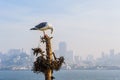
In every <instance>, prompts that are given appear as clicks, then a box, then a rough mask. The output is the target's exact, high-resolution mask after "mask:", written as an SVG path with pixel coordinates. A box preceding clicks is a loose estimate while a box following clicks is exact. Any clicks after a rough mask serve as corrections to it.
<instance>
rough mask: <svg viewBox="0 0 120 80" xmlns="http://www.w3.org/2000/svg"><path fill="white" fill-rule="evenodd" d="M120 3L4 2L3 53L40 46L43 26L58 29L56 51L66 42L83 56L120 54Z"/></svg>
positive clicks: (0, 7) (0, 17)
mask: <svg viewBox="0 0 120 80" xmlns="http://www.w3.org/2000/svg"><path fill="white" fill-rule="evenodd" d="M119 3H120V1H119V0H56V1H55V0H44V1H40V0H34V1H33V0H31V1H30V0H9V1H8V0H0V37H1V38H0V51H7V50H9V49H11V48H24V49H25V50H27V51H29V50H30V49H31V48H32V47H37V46H38V43H39V34H41V32H38V31H30V30H29V29H30V28H31V27H34V26H35V25H37V24H38V23H40V22H43V21H47V22H49V23H52V25H53V26H54V34H53V37H54V39H53V47H54V49H57V48H58V43H59V42H60V41H65V42H66V43H67V45H68V50H70V49H71V50H74V53H75V54H77V55H81V56H86V55H88V54H92V55H94V56H96V57H97V56H100V54H101V52H102V51H104V52H106V53H108V52H109V50H110V49H115V51H116V52H120V37H119V34H120V22H119V21H120V5H119Z"/></svg>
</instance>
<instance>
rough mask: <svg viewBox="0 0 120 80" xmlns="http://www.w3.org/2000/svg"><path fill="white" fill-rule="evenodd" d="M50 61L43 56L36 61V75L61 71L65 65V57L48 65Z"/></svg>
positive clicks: (34, 67)
mask: <svg viewBox="0 0 120 80" xmlns="http://www.w3.org/2000/svg"><path fill="white" fill-rule="evenodd" d="M48 62H49V61H48V60H47V59H46V58H44V57H43V56H39V57H37V59H36V61H35V62H34V65H33V71H34V72H35V73H40V72H42V73H45V72H46V71H47V70H48V69H51V70H52V71H53V70H56V71H58V70H60V68H61V66H62V63H64V57H60V58H57V59H56V60H53V61H52V62H51V63H48Z"/></svg>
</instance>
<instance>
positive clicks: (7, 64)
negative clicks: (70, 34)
mask: <svg viewBox="0 0 120 80" xmlns="http://www.w3.org/2000/svg"><path fill="white" fill-rule="evenodd" d="M54 52H55V54H56V56H57V57H59V56H64V57H65V64H64V65H63V66H62V69H75V70H115V69H120V62H119V61H120V53H115V51H114V49H111V50H110V51H109V53H104V52H101V57H100V58H96V59H94V56H93V55H88V56H87V57H86V59H82V57H80V56H76V55H75V53H73V51H72V50H67V44H66V43H65V42H60V43H59V48H58V50H55V51H54ZM34 60H35V57H34V56H33V54H32V51H31V52H30V54H28V53H26V52H25V51H24V50H23V49H11V50H9V51H8V52H7V53H2V52H0V70H31V69H32V66H33V62H34Z"/></svg>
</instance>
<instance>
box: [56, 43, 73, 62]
mask: <svg viewBox="0 0 120 80" xmlns="http://www.w3.org/2000/svg"><path fill="white" fill-rule="evenodd" d="M55 53H56V55H57V56H64V58H65V62H67V63H70V64H72V63H73V62H74V55H73V51H71V50H70V51H68V50H67V44H66V43H65V42H60V43H59V48H58V50H55Z"/></svg>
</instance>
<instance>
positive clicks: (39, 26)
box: [35, 22, 47, 28]
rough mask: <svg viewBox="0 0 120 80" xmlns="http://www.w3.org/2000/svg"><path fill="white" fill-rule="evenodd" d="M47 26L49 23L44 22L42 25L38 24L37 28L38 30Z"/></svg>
mask: <svg viewBox="0 0 120 80" xmlns="http://www.w3.org/2000/svg"><path fill="white" fill-rule="evenodd" d="M46 25H47V22H42V23H40V24H38V25H37V26H35V27H36V28H43V27H45V26H46Z"/></svg>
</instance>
